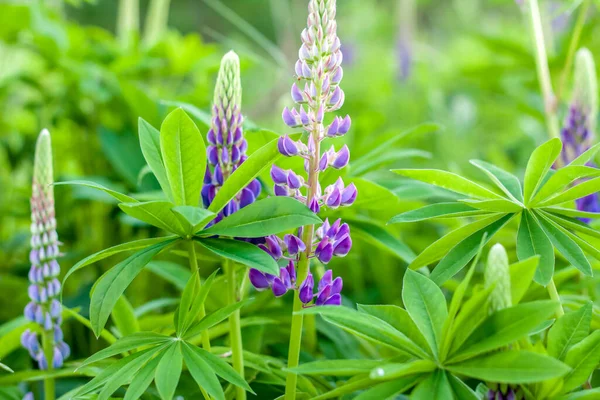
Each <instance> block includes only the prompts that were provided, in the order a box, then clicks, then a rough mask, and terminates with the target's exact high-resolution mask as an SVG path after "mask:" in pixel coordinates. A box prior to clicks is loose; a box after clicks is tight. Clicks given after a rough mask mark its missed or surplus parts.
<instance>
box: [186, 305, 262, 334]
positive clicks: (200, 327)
mask: <svg viewBox="0 0 600 400" xmlns="http://www.w3.org/2000/svg"><path fill="white" fill-rule="evenodd" d="M250 301H252V299H246V300H243V301H239V302H237V303H234V304H229V305H227V306H225V307H223V308H219V309H218V310H216V311H214V312H212V313H210V314H208V315H207V316H205V317H204V318H202V319H201V320H200V321H199V322H198V323H196V324H194V325H192V326H191V327H190V328H189V329H188V331H187V332H186V334H185V336H184V337H185V338H186V339H189V338H192V337H194V336H196V335H199V334H200V333H201V332H202V331H204V330H206V329H209V328H211V327H213V326H215V325H216V324H218V323H219V322H221V321H223V320H225V319H226V318H228V317H229V316H230V315H231V314H233V313H234V312H236V311H237V310H239V309H240V308H242V307H244V306H245V305H246V304H248V303H249V302H250Z"/></svg>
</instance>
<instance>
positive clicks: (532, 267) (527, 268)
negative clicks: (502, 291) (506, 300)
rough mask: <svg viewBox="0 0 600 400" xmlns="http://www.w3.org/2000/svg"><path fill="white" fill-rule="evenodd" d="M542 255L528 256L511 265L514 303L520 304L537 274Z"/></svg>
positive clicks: (511, 286) (511, 287)
mask: <svg viewBox="0 0 600 400" xmlns="http://www.w3.org/2000/svg"><path fill="white" fill-rule="evenodd" d="M539 262H540V256H533V257H529V258H526V259H525V260H523V261H519V262H517V263H514V264H511V265H510V294H511V300H512V304H519V302H520V301H521V299H522V298H523V296H525V293H526V292H527V289H529V286H531V281H532V280H533V276H534V275H535V271H536V270H537V268H538V265H539Z"/></svg>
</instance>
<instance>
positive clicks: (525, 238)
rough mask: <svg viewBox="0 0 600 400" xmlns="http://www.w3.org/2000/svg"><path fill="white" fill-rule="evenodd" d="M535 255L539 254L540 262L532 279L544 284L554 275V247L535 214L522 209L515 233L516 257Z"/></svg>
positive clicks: (523, 258) (521, 258) (523, 257)
mask: <svg viewBox="0 0 600 400" xmlns="http://www.w3.org/2000/svg"><path fill="white" fill-rule="evenodd" d="M536 255H538V256H540V262H539V264H538V268H537V270H536V271H535V275H534V280H535V281H536V282H537V283H539V284H540V285H544V286H546V285H547V284H548V283H550V281H551V280H552V276H553V275H554V248H553V247H552V242H551V241H550V239H549V238H548V236H547V235H546V233H545V232H544V230H542V228H541V226H540V225H539V223H538V221H537V219H536V218H535V216H534V215H533V214H531V213H530V212H529V211H524V212H523V213H522V214H521V223H520V225H519V231H518V233H517V257H518V258H519V260H525V259H528V258H530V257H533V256H536Z"/></svg>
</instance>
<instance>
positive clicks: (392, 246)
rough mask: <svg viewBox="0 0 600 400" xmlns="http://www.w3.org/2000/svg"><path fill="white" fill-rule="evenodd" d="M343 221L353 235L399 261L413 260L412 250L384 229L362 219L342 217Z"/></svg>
mask: <svg viewBox="0 0 600 400" xmlns="http://www.w3.org/2000/svg"><path fill="white" fill-rule="evenodd" d="M344 221H345V222H347V223H348V224H349V225H350V228H351V229H352V232H353V233H355V234H357V235H359V236H360V237H362V238H364V239H366V240H367V241H369V242H371V243H373V244H374V245H376V246H377V247H379V248H381V249H383V250H386V251H388V252H389V253H390V254H392V255H394V256H396V257H398V258H399V259H400V260H402V261H404V262H406V263H410V262H411V261H413V260H414V259H415V253H414V252H413V251H412V249H411V248H410V247H408V245H406V244H405V243H404V242H402V241H401V240H400V239H398V238H396V237H395V236H394V235H392V234H391V233H390V232H388V231H387V230H386V229H385V228H384V227H382V226H380V225H378V224H376V223H373V222H371V221H367V220H366V219H362V218H361V219H359V218H350V217H344Z"/></svg>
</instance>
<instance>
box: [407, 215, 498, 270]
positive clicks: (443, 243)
mask: <svg viewBox="0 0 600 400" xmlns="http://www.w3.org/2000/svg"><path fill="white" fill-rule="evenodd" d="M503 217H505V215H503V214H491V215H489V216H486V217H483V218H481V219H479V220H477V221H474V222H471V223H469V224H467V225H463V226H461V227H460V228H457V229H455V230H453V231H451V232H449V233H447V234H446V235H445V236H442V237H441V238H439V239H438V240H436V241H435V242H433V243H432V244H430V245H429V246H428V247H427V248H426V249H425V250H423V251H422V252H421V253H420V254H419V255H418V256H417V257H416V258H415V259H414V260H413V261H412V262H411V263H410V265H409V267H410V268H411V269H419V268H421V267H424V266H426V265H429V264H431V263H434V262H436V261H438V260H440V259H441V258H443V257H444V256H445V255H446V254H447V253H448V251H449V250H450V249H452V248H453V247H455V246H456V245H457V244H458V243H460V242H462V241H463V240H464V239H465V238H467V237H469V236H471V235H472V234H474V233H475V232H477V231H480V230H482V229H484V228H485V227H487V226H488V225H491V224H493V223H495V222H497V221H498V220H500V219H501V218H503Z"/></svg>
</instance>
